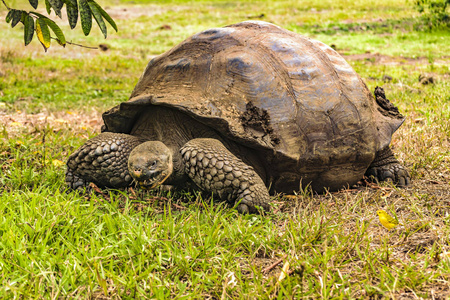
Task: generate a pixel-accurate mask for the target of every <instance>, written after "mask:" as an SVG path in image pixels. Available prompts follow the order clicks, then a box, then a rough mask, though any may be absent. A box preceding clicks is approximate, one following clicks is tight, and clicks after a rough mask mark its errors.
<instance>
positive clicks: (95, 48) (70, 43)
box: [2, 0, 98, 50]
mask: <svg viewBox="0 0 450 300" xmlns="http://www.w3.org/2000/svg"><path fill="white" fill-rule="evenodd" d="M2 1H3V0H2ZM50 38H51V39H52V40H55V41H57V40H58V39H57V38H54V37H52V36H51V37H50ZM66 44H69V45H73V46H78V47H82V48H87V49H94V50H97V49H98V47H89V46H84V45H80V44H75V43H72V42H68V41H66Z"/></svg>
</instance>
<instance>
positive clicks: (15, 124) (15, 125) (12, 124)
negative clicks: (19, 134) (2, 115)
mask: <svg viewBox="0 0 450 300" xmlns="http://www.w3.org/2000/svg"><path fill="white" fill-rule="evenodd" d="M9 125H10V126H12V127H22V126H23V124H22V123H20V122H11V123H9Z"/></svg>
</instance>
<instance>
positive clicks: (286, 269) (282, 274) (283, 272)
mask: <svg viewBox="0 0 450 300" xmlns="http://www.w3.org/2000/svg"><path fill="white" fill-rule="evenodd" d="M288 272H289V262H288V261H287V262H286V263H285V264H284V266H283V268H282V269H281V272H280V276H278V282H280V281H281V280H283V279H284V278H286V275H287V273H288Z"/></svg>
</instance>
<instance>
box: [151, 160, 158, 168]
mask: <svg viewBox="0 0 450 300" xmlns="http://www.w3.org/2000/svg"><path fill="white" fill-rule="evenodd" d="M156 165H157V162H156V160H155V161H153V162H152V164H151V166H150V168H152V169H154V168H155V167H156Z"/></svg>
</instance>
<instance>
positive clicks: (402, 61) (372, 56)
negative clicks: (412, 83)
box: [338, 50, 450, 66]
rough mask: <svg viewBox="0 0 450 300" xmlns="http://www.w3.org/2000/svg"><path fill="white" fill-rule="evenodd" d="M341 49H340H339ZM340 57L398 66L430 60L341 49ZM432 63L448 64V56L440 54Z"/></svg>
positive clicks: (449, 60)
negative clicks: (358, 52)
mask: <svg viewBox="0 0 450 300" xmlns="http://www.w3.org/2000/svg"><path fill="white" fill-rule="evenodd" d="M339 51H341V50H339ZM339 51H338V52H339ZM340 54H341V55H342V57H344V58H345V59H346V60H362V61H365V62H369V63H371V64H373V65H385V66H387V65H390V66H399V65H430V64H431V62H430V61H429V59H428V58H427V57H415V58H413V57H404V56H396V57H393V56H389V55H383V54H380V53H371V52H367V53H361V54H345V53H343V52H342V51H341V53H340ZM433 64H435V65H448V64H450V56H442V57H441V58H440V59H437V60H434V61H433Z"/></svg>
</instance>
